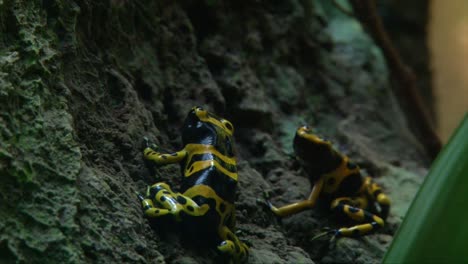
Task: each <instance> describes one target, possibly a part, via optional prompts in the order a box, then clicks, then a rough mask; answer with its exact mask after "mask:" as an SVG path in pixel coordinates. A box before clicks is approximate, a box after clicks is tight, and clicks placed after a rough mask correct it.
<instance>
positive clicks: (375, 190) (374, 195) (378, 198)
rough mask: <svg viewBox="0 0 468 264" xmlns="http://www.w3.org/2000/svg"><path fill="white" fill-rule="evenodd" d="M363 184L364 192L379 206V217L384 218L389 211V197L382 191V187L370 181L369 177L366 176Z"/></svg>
mask: <svg viewBox="0 0 468 264" xmlns="http://www.w3.org/2000/svg"><path fill="white" fill-rule="evenodd" d="M364 184H365V185H366V192H367V194H368V195H369V197H371V199H372V200H374V201H375V202H377V204H378V205H379V207H380V212H379V215H380V217H381V218H382V219H386V218H387V216H388V213H389V211H390V199H389V198H388V196H387V195H385V194H384V193H383V192H382V188H381V187H380V186H379V185H378V184H377V183H375V182H373V181H372V178H371V177H366V179H365V183H364Z"/></svg>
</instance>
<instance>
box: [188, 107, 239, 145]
mask: <svg viewBox="0 0 468 264" xmlns="http://www.w3.org/2000/svg"><path fill="white" fill-rule="evenodd" d="M233 133H234V126H233V125H232V123H231V122H229V121H228V120H226V119H224V118H221V117H218V116H216V115H215V114H213V113H210V112H208V111H207V110H205V109H203V108H202V107H199V106H195V107H193V108H192V109H191V110H190V111H189V113H188V114H187V118H186V119H185V122H184V125H183V127H182V141H183V144H184V145H186V144H204V145H213V146H215V147H217V148H218V149H219V150H223V149H226V151H227V152H232V146H231V145H232V135H233Z"/></svg>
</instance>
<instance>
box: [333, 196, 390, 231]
mask: <svg viewBox="0 0 468 264" xmlns="http://www.w3.org/2000/svg"><path fill="white" fill-rule="evenodd" d="M357 203H359V204H362V205H363V207H365V206H366V205H367V199H366V198H365V197H360V198H355V199H352V198H349V197H341V198H337V199H335V200H333V202H332V204H331V209H332V210H333V211H335V212H337V213H338V215H339V216H341V217H342V218H349V219H352V220H354V221H356V222H360V223H362V224H359V225H355V226H352V227H342V228H339V229H336V230H332V231H330V232H329V233H332V234H333V235H334V237H342V236H346V237H356V236H361V235H364V234H367V233H370V232H372V231H374V230H376V229H378V228H381V227H383V226H384V221H383V219H382V218H381V217H379V216H378V215H375V214H372V213H370V212H368V211H366V210H364V209H362V208H359V207H357V205H358V204H357Z"/></svg>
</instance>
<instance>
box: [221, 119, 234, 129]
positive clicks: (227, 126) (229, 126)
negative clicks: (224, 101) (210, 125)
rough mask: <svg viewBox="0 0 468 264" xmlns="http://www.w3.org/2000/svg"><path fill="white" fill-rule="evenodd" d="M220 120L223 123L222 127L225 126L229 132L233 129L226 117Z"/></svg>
mask: <svg viewBox="0 0 468 264" xmlns="http://www.w3.org/2000/svg"><path fill="white" fill-rule="evenodd" d="M221 122H222V123H223V124H224V127H226V128H227V130H229V131H231V132H233V131H234V126H233V125H232V124H231V122H229V121H227V120H226V119H223V120H222V121H221Z"/></svg>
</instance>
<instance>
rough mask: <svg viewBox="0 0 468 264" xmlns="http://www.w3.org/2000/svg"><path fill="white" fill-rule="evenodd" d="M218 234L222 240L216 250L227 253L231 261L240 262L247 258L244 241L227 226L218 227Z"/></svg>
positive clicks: (246, 248)
mask: <svg viewBox="0 0 468 264" xmlns="http://www.w3.org/2000/svg"><path fill="white" fill-rule="evenodd" d="M218 233H219V236H220V237H221V240H222V242H221V243H220V244H219V246H218V250H219V251H221V252H223V253H225V254H228V255H229V256H230V257H231V263H242V262H245V261H246V260H247V257H248V250H249V248H248V247H247V245H246V244H245V243H243V242H242V241H240V239H239V238H238V237H237V236H236V235H235V234H234V233H233V232H232V231H231V230H230V229H229V228H228V227H227V226H224V225H223V226H222V227H220V228H219V231H218Z"/></svg>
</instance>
